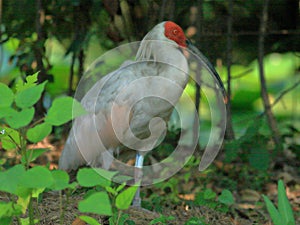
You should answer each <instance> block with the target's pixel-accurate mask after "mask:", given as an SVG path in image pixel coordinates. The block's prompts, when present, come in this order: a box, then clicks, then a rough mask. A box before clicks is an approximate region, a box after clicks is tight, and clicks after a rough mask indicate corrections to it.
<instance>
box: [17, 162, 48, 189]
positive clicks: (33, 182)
mask: <svg viewBox="0 0 300 225" xmlns="http://www.w3.org/2000/svg"><path fill="white" fill-rule="evenodd" d="M20 183H21V185H22V186H24V187H27V188H46V187H51V185H52V184H53V183H54V179H53V177H52V174H51V172H50V171H49V170H48V169H46V168H45V167H43V166H36V167H33V168H31V169H29V170H27V171H26V173H25V174H24V175H23V176H22V177H21V179H20Z"/></svg>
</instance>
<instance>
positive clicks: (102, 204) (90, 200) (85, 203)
mask: <svg viewBox="0 0 300 225" xmlns="http://www.w3.org/2000/svg"><path fill="white" fill-rule="evenodd" d="M78 209H79V211H80V212H83V213H96V214H98V215H107V216H111V215H112V209H111V203H110V201H109V197H108V195H107V193H106V192H96V193H93V194H91V195H89V196H88V197H86V198H85V199H83V200H82V201H80V202H79V203H78Z"/></svg>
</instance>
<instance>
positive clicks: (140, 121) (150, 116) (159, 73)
mask: <svg viewBox="0 0 300 225" xmlns="http://www.w3.org/2000/svg"><path fill="white" fill-rule="evenodd" d="M188 49H190V50H192V51H193V52H195V53H197V54H200V55H201V56H200V57H201V59H203V61H204V63H205V64H206V66H207V67H209V69H210V70H211V71H212V74H213V75H214V77H215V78H216V81H217V86H218V88H219V89H220V90H221V91H222V94H223V95H224V99H225V98H226V91H225V88H224V85H223V83H222V81H221V78H220V76H219V75H218V73H217V72H216V71H215V69H214V68H213V66H212V65H211V64H210V62H209V61H208V60H207V59H206V58H205V57H204V56H203V55H202V54H201V53H200V51H199V50H197V49H196V47H195V46H194V45H193V44H192V43H191V41H189V40H188V39H187V38H186V36H185V34H184V31H183V29H182V28H181V27H180V26H179V25H177V24H176V23H174V22H172V21H164V22H161V23H159V24H157V25H156V26H154V27H153V29H152V30H150V31H149V32H148V33H147V34H146V35H145V37H144V38H143V39H142V41H141V42H140V46H139V48H138V50H137V53H136V57H135V60H132V61H126V62H124V63H123V64H122V65H121V66H120V67H119V68H118V69H117V70H115V71H113V72H111V73H109V74H107V75H106V76H104V77H102V78H101V79H100V80H99V81H97V82H96V83H95V84H94V85H93V86H92V87H91V89H90V90H88V91H87V93H86V94H85V95H84V97H83V98H82V99H81V104H82V106H83V107H84V108H85V110H86V111H87V112H88V113H87V114H85V115H83V116H80V117H78V118H76V119H75V120H74V122H73V125H72V128H71V130H70V133H69V136H68V138H67V140H66V143H65V146H64V149H63V151H62V154H61V156H60V159H59V169H62V170H67V171H69V170H76V169H77V168H78V167H80V166H83V165H88V166H91V167H102V168H104V169H108V168H109V167H110V166H111V164H112V162H113V154H114V153H116V152H118V151H119V149H120V146H122V145H125V146H129V148H132V149H135V150H137V152H136V160H135V180H136V181H139V180H140V179H141V177H142V175H143V174H142V168H143V161H144V157H145V155H146V154H147V153H148V152H149V151H150V150H151V149H153V148H154V147H155V146H157V145H158V144H159V143H160V140H161V138H162V137H163V136H164V135H165V133H166V123H164V121H168V120H169V119H170V116H171V114H172V112H173V109H174V105H175V104H176V103H177V102H178V100H179V98H180V96H181V95H182V93H183V90H184V88H185V87H186V85H187V83H188V81H189V75H188V74H189V65H188V60H187V57H188V54H187V50H188ZM154 95H157V96H158V97H157V96H156V98H155V96H154ZM132 205H133V206H136V207H141V198H140V196H139V189H138V191H137V193H136V196H135V197H134V199H133V202H132Z"/></svg>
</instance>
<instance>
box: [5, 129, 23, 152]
mask: <svg viewBox="0 0 300 225" xmlns="http://www.w3.org/2000/svg"><path fill="white" fill-rule="evenodd" d="M0 129H1V130H4V134H0V140H1V142H2V148H3V149H6V150H11V149H16V147H17V146H16V144H18V145H20V133H19V132H18V131H16V130H14V129H12V128H9V127H3V128H0Z"/></svg>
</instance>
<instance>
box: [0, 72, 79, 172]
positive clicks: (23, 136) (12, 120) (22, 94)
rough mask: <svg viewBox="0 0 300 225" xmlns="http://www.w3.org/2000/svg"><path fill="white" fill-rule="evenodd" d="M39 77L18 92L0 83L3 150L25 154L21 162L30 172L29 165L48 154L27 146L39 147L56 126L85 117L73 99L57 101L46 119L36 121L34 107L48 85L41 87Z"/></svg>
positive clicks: (19, 84) (29, 78)
mask: <svg viewBox="0 0 300 225" xmlns="http://www.w3.org/2000/svg"><path fill="white" fill-rule="evenodd" d="M37 76H38V73H35V74H33V75H31V76H27V77H26V82H23V81H22V80H19V81H18V82H17V83H16V88H15V89H16V91H15V92H13V90H12V89H10V88H9V87H8V86H7V85H5V84H3V83H0V95H1V96H2V97H1V100H0V120H1V121H3V123H4V125H1V134H0V140H1V142H2V147H3V149H6V150H13V149H17V152H18V153H19V154H21V156H22V160H21V162H22V163H23V165H25V167H26V168H29V163H30V162H32V161H33V160H34V159H36V158H37V157H38V156H39V155H41V154H43V153H44V151H45V149H44V150H41V149H39V150H33V149H27V143H28V142H32V143H37V142H39V141H41V140H43V139H44V138H45V137H46V136H47V135H49V134H50V133H51V131H52V127H53V126H60V125H62V124H64V123H66V122H68V121H70V120H71V119H73V118H75V117H78V116H80V115H82V114H84V113H85V110H84V109H83V107H82V106H81V105H80V103H79V102H77V101H76V100H74V99H73V98H71V97H61V98H56V99H54V101H53V103H52V106H51V107H50V109H49V110H48V113H47V114H46V116H44V117H42V118H41V119H39V120H38V121H33V119H34V114H35V108H34V105H35V104H36V103H37V101H38V100H39V99H40V97H41V95H42V92H43V91H44V89H45V85H46V84H47V81H45V82H43V83H41V84H37V83H36V82H37Z"/></svg>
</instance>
